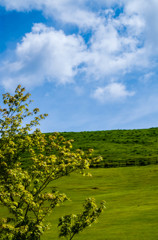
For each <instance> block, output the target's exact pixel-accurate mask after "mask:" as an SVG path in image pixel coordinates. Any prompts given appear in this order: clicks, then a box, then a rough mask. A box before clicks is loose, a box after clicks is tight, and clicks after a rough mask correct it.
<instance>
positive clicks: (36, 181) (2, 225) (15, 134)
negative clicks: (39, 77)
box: [0, 85, 104, 240]
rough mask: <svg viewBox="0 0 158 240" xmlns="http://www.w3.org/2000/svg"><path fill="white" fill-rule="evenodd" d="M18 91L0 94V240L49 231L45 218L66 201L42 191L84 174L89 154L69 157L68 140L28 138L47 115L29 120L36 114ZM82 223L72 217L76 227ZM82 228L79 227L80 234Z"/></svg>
mask: <svg viewBox="0 0 158 240" xmlns="http://www.w3.org/2000/svg"><path fill="white" fill-rule="evenodd" d="M24 92H25V89H24V88H22V87H21V86H20V85H19V86H18V87H17V89H16V90H15V94H14V96H12V95H10V94H9V93H6V94H3V103H4V105H5V106H6V107H5V108H0V113H1V119H0V133H1V138H0V172H1V175H0V203H1V204H2V205H3V206H4V207H6V208H7V209H8V210H9V213H10V214H9V216H8V217H5V218H3V219H1V220H0V239H5V240H6V239H8V240H17V239H18V240H26V239H27V240H39V239H40V237H41V235H42V234H43V233H44V232H45V230H46V229H48V227H49V226H48V224H46V223H45V221H44V220H45V218H46V216H47V215H48V214H50V213H51V212H52V210H53V209H54V208H55V207H56V206H58V205H60V204H61V203H63V202H65V201H66V200H67V199H68V198H67V196H66V195H65V194H64V193H60V192H58V191H55V190H54V189H53V188H52V189H51V192H50V191H48V190H47V186H48V185H49V184H50V183H51V182H53V181H55V180H57V179H59V178H61V177H63V176H68V175H69V174H70V173H72V172H74V171H77V172H80V173H84V170H86V169H88V168H89V165H90V163H91V162H92V159H90V157H91V154H92V150H90V151H89V152H88V153H87V154H85V153H84V152H83V151H81V150H76V151H75V152H72V151H71V149H72V141H71V140H65V138H64V137H62V136H60V134H58V133H55V134H52V135H50V136H49V138H47V137H45V135H44V134H42V133H41V132H40V130H38V129H36V130H35V131H34V132H33V133H32V134H29V132H30V131H31V128H32V127H35V126H37V125H38V124H39V121H40V120H41V119H44V118H45V117H46V116H47V114H44V115H42V114H41V115H39V116H34V115H36V114H37V113H38V112H39V109H38V108H35V109H33V110H32V111H30V110H29V104H30V103H31V101H29V96H30V94H28V93H27V94H24ZM29 117H33V120H32V118H31V120H30V122H29V123H27V124H24V121H25V119H26V118H27V119H28V118H29ZM24 155H27V158H28V159H29V165H28V167H27V168H24V167H23V166H22V165H21V161H22V160H21V159H22V158H23V156H24ZM87 201H88V202H89V204H91V205H93V204H94V201H93V200H92V201H90V200H87ZM103 205H104V204H103ZM103 205H102V206H103ZM85 206H86V205H85ZM91 208H92V207H90V208H89V210H90V211H91ZM101 209H102V208H101V207H100V208H98V209H97V206H96V205H95V209H94V210H95V214H94V215H95V218H97V217H98V216H99V215H100V213H101V211H100V210H101ZM89 210H88V211H87V212H84V214H85V218H86V219H87V220H88V221H89V222H93V221H94V220H92V219H91V218H92V213H91V214H90V211H89ZM82 220H83V218H80V219H79V218H78V221H80V224H81V225H82ZM60 225H61V229H63V226H65V222H63V224H62V223H61V222H60ZM88 225H89V224H87V225H84V226H82V229H81V230H83V229H84V228H85V227H87V226H88ZM78 232H79V231H78ZM60 235H61V236H65V237H66V236H67V235H66V234H65V235H64V234H61V233H60ZM71 239H72V238H71Z"/></svg>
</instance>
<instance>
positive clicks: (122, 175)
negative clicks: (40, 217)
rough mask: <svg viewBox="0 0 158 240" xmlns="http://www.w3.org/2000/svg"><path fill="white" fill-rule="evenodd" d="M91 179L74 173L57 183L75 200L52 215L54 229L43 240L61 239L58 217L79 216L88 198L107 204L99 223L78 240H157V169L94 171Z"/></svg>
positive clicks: (61, 189)
mask: <svg viewBox="0 0 158 240" xmlns="http://www.w3.org/2000/svg"><path fill="white" fill-rule="evenodd" d="M90 172H91V173H92V175H93V176H92V177H83V176H81V175H78V174H73V175H72V176H70V177H64V178H62V179H60V180H58V181H57V182H54V184H53V186H50V188H52V187H57V188H58V189H59V190H60V191H61V192H65V193H66V194H67V195H68V196H69V197H70V198H71V200H72V201H68V202H67V203H65V204H64V205H62V206H61V207H59V208H57V209H56V210H55V211H54V213H53V214H52V215H51V216H49V219H48V220H49V221H50V222H51V224H52V228H51V229H50V230H49V231H47V232H46V234H45V236H43V237H42V239H43V240H51V239H58V238H57V236H58V235H57V231H56V228H57V223H58V217H60V216H62V215H65V214H70V213H78V212H79V211H80V210H81V209H82V203H83V202H84V199H85V198H87V197H95V198H96V200H97V202H99V201H101V200H103V199H104V200H105V201H106V210H105V211H104V212H103V214H102V215H101V217H100V218H99V221H98V223H97V224H93V225H92V226H91V227H89V228H88V229H87V230H85V231H83V232H82V233H80V234H79V235H78V236H76V238H74V240H75V239H78V240H90V239H91V240H127V239H128V240H149V239H150V240H156V239H158V228H157V223H158V204H157V203H158V200H157V199H158V188H157V182H158V166H157V165H155V166H154V165H150V166H142V167H138V166H135V167H126V168H108V169H105V168H98V169H91V170H90Z"/></svg>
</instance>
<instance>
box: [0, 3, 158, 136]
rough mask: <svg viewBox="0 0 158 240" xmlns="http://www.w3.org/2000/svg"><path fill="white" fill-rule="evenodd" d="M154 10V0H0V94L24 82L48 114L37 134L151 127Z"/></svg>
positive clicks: (157, 17) (157, 8) (156, 69)
mask: <svg viewBox="0 0 158 240" xmlns="http://www.w3.org/2000/svg"><path fill="white" fill-rule="evenodd" d="M157 12H158V1H157V0H132V1H131V0H120V1H118V0H93V1H92V0H75V1H74V0H58V1H56V0H23V1H20V0H13V1H10V0H0V95H2V93H5V92H10V93H12V94H13V93H14V90H15V88H16V86H17V85H18V84H21V85H22V86H23V87H25V88H26V90H27V92H30V93H31V99H33V100H34V102H33V105H32V107H39V109H40V112H41V113H48V117H47V118H46V119H45V120H44V121H43V122H41V126H40V129H41V131H42V132H54V131H59V132H64V131H96V130H111V129H139V128H151V127H157V126H158V44H157V43H158V24H157V23H158V14H157ZM1 104H2V98H1V99H0V105H1Z"/></svg>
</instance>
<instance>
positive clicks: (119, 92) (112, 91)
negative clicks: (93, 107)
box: [93, 83, 135, 103]
mask: <svg viewBox="0 0 158 240" xmlns="http://www.w3.org/2000/svg"><path fill="white" fill-rule="evenodd" d="M134 94H135V93H134V92H129V91H127V90H126V87H125V86H124V85H123V84H121V83H111V84H109V85H107V86H105V87H98V88H97V89H96V90H95V92H94V93H93V98H95V99H97V100H99V101H100V102H102V103H104V102H113V101H118V100H120V99H122V98H126V97H127V96H133V95H134Z"/></svg>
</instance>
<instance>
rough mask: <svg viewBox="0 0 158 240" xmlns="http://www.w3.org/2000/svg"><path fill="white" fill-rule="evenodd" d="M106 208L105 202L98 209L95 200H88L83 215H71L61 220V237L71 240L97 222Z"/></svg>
mask: <svg viewBox="0 0 158 240" xmlns="http://www.w3.org/2000/svg"><path fill="white" fill-rule="evenodd" d="M104 207H105V205H104V202H102V203H101V206H100V207H99V208H98V207H97V205H96V203H95V199H93V198H88V199H87V200H86V201H85V204H84V210H83V213H80V214H77V215H74V214H69V215H66V216H64V217H61V218H60V219H59V225H58V226H59V227H60V226H61V229H60V235H59V236H60V237H63V236H64V237H69V239H70V240H71V239H72V238H73V237H74V236H75V234H78V233H79V232H81V231H83V229H85V228H86V227H88V226H90V225H91V224H92V223H93V222H95V221H96V219H97V218H98V217H99V215H100V213H101V212H102V211H103V209H104Z"/></svg>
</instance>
